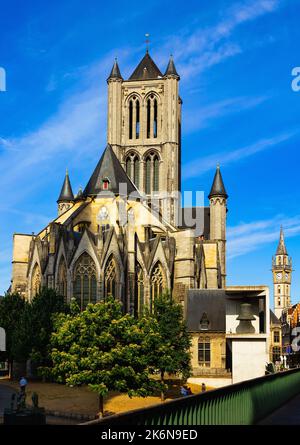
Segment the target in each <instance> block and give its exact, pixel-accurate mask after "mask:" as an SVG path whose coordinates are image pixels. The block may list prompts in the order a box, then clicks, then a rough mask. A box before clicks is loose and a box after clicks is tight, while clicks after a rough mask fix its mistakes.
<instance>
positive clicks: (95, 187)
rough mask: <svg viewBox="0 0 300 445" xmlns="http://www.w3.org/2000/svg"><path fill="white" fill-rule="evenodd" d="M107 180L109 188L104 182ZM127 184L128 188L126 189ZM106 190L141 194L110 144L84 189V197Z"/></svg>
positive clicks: (119, 193) (120, 193) (121, 193)
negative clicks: (104, 185) (105, 187)
mask: <svg viewBox="0 0 300 445" xmlns="http://www.w3.org/2000/svg"><path fill="white" fill-rule="evenodd" d="M106 181H107V182H108V188H107V190H104V188H103V183H104V182H106ZM120 184H123V185H122V189H120ZM124 184H125V185H124ZM125 186H126V187H127V190H125V188H126V187H125ZM106 191H107V192H108V193H114V194H115V195H122V196H123V195H126V196H128V194H130V193H135V197H139V196H140V195H139V192H138V190H137V188H136V187H135V185H134V184H133V182H132V181H131V180H130V178H129V177H128V176H127V174H126V172H125V170H124V169H123V167H122V166H121V164H120V162H119V160H118V158H117V157H116V155H115V153H114V151H113V149H112V147H111V146H110V145H109V144H108V145H107V146H106V148H105V150H104V152H103V154H102V156H101V159H100V161H99V162H98V164H97V167H96V168H95V170H94V172H93V174H92V176H91V178H90V180H89V182H88V184H87V186H86V187H85V189H84V191H83V197H85V198H86V197H87V196H91V197H93V196H97V195H98V194H99V193H101V194H103V193H105V192H106ZM124 192H126V193H124Z"/></svg>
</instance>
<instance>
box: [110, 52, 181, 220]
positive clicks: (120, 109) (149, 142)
mask: <svg viewBox="0 0 300 445" xmlns="http://www.w3.org/2000/svg"><path fill="white" fill-rule="evenodd" d="M179 80H180V77H179V75H178V74H177V71H176V69H175V65H174V61H173V58H172V57H171V58H170V60H169V63H168V66H167V69H166V72H165V74H162V73H161V71H160V70H159V68H158V67H157V66H156V64H155V63H154V61H153V60H152V58H151V57H150V55H149V53H148V51H147V52H146V54H145V56H144V57H143V59H142V60H141V62H140V63H139V64H138V66H137V67H136V69H135V70H134V72H133V73H132V75H131V76H130V77H129V79H128V80H124V79H123V78H122V76H121V72H120V69H119V66H118V63H117V61H115V63H114V66H113V68H112V71H111V73H110V76H109V78H108V79H107V83H108V125H107V142H108V143H109V144H110V145H111V146H112V148H113V150H114V152H115V154H116V156H117V157H118V159H119V161H120V163H121V165H122V166H123V168H124V169H125V170H126V172H127V174H128V176H129V177H130V178H131V180H132V181H133V182H134V184H135V185H136V187H137V188H138V189H139V190H140V191H141V192H143V193H144V194H145V195H146V196H147V198H148V199H150V197H152V198H153V197H156V198H157V199H158V201H159V203H160V210H161V211H162V210H163V211H164V213H163V215H164V216H165V217H167V219H168V220H169V221H170V222H172V223H174V220H175V213H176V206H177V202H176V198H175V195H176V192H177V191H180V189H181V178H180V161H181V159H180V149H181V134H180V133H181V99H180V97H179V93H178V84H179ZM163 192H167V193H168V196H165V194H164V193H163ZM172 194H173V195H174V197H171V196H170V195H172Z"/></svg>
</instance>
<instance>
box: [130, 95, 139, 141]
mask: <svg viewBox="0 0 300 445" xmlns="http://www.w3.org/2000/svg"><path fill="white" fill-rule="evenodd" d="M128 119H129V122H128V137H129V139H139V137H140V102H139V100H138V98H137V96H132V98H131V99H130V101H129V116H128Z"/></svg>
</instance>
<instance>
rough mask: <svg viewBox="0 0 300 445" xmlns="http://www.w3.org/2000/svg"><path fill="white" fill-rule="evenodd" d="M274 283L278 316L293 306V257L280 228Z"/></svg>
mask: <svg viewBox="0 0 300 445" xmlns="http://www.w3.org/2000/svg"><path fill="white" fill-rule="evenodd" d="M272 272H273V283H274V309H275V315H276V317H277V318H280V317H281V315H282V312H283V311H284V310H286V309H288V308H289V307H290V306H291V282H292V258H291V257H289V256H288V253H287V249H286V246H285V241H284V234H283V229H282V227H281V229H280V238H279V243H278V247H277V250H276V255H275V257H273V261H272Z"/></svg>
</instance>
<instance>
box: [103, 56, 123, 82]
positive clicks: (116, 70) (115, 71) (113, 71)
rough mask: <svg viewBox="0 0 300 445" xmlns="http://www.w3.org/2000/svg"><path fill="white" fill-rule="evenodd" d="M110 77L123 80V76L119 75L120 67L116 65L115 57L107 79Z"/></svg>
mask: <svg viewBox="0 0 300 445" xmlns="http://www.w3.org/2000/svg"><path fill="white" fill-rule="evenodd" d="M110 79H120V80H123V78H122V76H121V72H120V68H119V65H118V61H117V58H115V62H114V64H113V67H112V69H111V72H110V75H109V77H108V79H107V80H110Z"/></svg>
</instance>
